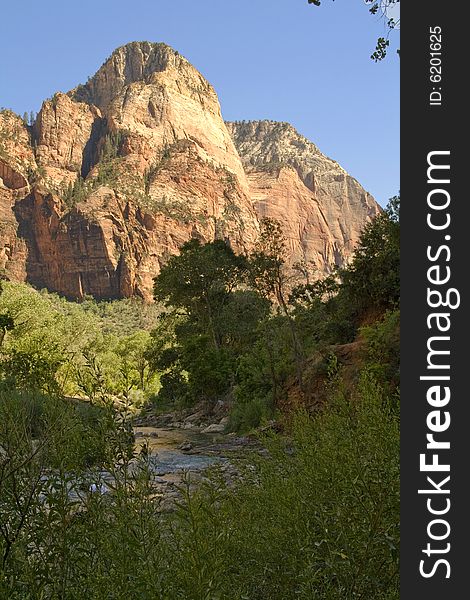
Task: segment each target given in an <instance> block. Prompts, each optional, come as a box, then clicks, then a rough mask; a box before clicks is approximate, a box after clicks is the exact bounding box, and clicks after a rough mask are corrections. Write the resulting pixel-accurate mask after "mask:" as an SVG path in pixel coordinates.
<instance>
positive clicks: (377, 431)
mask: <svg viewBox="0 0 470 600" xmlns="http://www.w3.org/2000/svg"><path fill="white" fill-rule="evenodd" d="M383 396H384V391H383V390H382V389H381V388H380V387H379V386H378V385H377V384H376V383H375V382H374V380H373V378H371V377H370V376H364V377H363V378H362V379H361V383H360V385H359V388H358V390H357V393H356V395H355V397H354V398H352V399H347V398H345V397H344V395H343V394H342V393H341V391H340V390H338V391H337V392H336V394H335V397H334V399H333V401H332V404H331V405H330V408H329V409H328V410H326V411H325V412H324V413H323V414H321V415H318V416H317V417H316V418H315V419H311V418H310V417H307V416H306V415H305V414H303V413H301V414H299V415H297V416H296V418H295V419H294V420H293V423H292V426H291V429H290V438H285V437H281V436H276V435H272V436H271V437H269V438H266V439H265V440H264V443H265V444H266V446H267V448H268V451H269V455H268V457H265V456H255V455H253V456H251V457H250V460H249V465H248V466H247V467H246V468H244V467H243V466H242V465H240V466H239V469H240V473H241V476H242V483H239V484H237V485H236V486H235V487H230V488H227V486H226V485H225V483H224V480H223V478H220V477H219V474H218V472H217V470H216V471H214V473H213V475H212V476H211V478H210V480H209V482H208V483H207V484H206V485H205V486H202V487H200V488H199V489H198V490H193V489H192V486H191V485H190V483H191V482H190V481H187V483H186V484H185V485H183V487H182V489H181V492H182V498H181V501H180V502H179V505H178V507H177V510H176V512H173V513H164V512H161V510H160V509H161V507H160V500H159V498H158V496H156V495H155V493H154V488H153V476H152V473H151V470H150V468H149V463H148V462H147V461H146V459H145V453H144V454H143V455H141V456H137V455H135V454H133V453H132V452H129V446H128V438H127V436H126V430H125V428H123V426H121V425H119V424H118V421H116V419H115V418H113V416H112V414H111V413H107V412H105V413H103V415H102V416H101V417H100V416H98V415H94V418H96V420H97V421H96V422H98V423H101V424H102V426H103V428H104V429H103V431H105V432H106V440H107V444H106V446H105V447H101V450H100V449H99V448H97V450H99V452H95V453H94V455H93V456H92V457H88V456H86V455H84V454H83V448H84V446H85V445H86V443H85V436H86V439H87V441H88V440H89V439H90V438H89V436H90V432H85V430H84V429H83V427H87V426H88V425H87V421H86V419H85V420H83V419H82V417H80V418H79V416H77V414H76V412H75V411H74V410H73V408H72V407H71V406H70V405H64V404H63V403H57V402H54V401H52V400H44V399H43V398H41V397H39V398H37V397H36V398H35V399H32V398H31V399H30V400H27V398H26V397H25V396H22V397H20V396H17V397H12V396H11V395H10V394H9V395H7V396H4V395H2V394H1V393H0V417H1V418H0V448H1V449H2V453H1V455H0V514H1V520H0V522H1V524H2V526H1V527H0V558H1V559H2V560H0V595H1V596H2V597H5V598H21V599H24V598H31V599H34V600H39V598H42V599H46V598H47V599H49V598H50V599H52V598H67V599H70V600H80V599H81V598H83V597H84V595H86V597H88V598H97V599H103V600H104V599H105V598H106V599H108V598H116V599H118V598H137V597H138V598H145V599H147V598H148V599H149V600H151V599H153V598H162V599H163V600H173V599H175V598H187V599H195V600H200V599H207V600H209V599H214V598H224V599H227V600H230V599H233V600H238V599H240V598H251V599H253V600H257V599H259V600H261V599H265V598H282V599H283V600H290V599H292V600H294V599H299V598H300V600H302V599H305V600H310V599H311V598H319V599H325V600H335V599H338V600H339V599H341V600H343V599H353V598H359V597H363V598H374V599H376V600H385V599H388V600H390V599H391V598H398V546H399V541H398V523H399V452H398V448H399V435H398V433H399V432H398V424H397V419H396V417H395V416H394V415H393V413H391V412H389V411H388V410H387V408H386V406H387V403H385V404H384V402H383ZM37 403H39V406H40V409H39V418H38V416H37V414H38V409H37ZM43 403H45V404H43ZM33 405H34V409H32V408H31V407H32V406H33ZM384 406H385V407H384ZM33 414H36V416H35V417H34V420H33V419H32V415H33ZM38 420H39V422H40V423H41V429H40V432H39V433H34V436H35V438H32V437H31V435H32V423H34V422H37V421H38ZM96 422H95V424H94V425H93V426H92V430H93V431H98V430H99V427H97V426H96ZM35 440H37V441H35ZM83 462H84V463H85V464H87V465H96V466H95V467H93V468H90V467H88V468H87V469H86V470H85V471H81V470H80V468H79V467H80V464H83ZM131 463H132V464H133V465H134V467H133V468H132V470H130V469H129V466H130V464H131ZM51 467H53V468H51ZM103 468H105V469H106V470H107V471H108V474H109V477H111V478H112V490H111V491H110V492H109V493H107V494H100V493H92V492H91V491H90V489H91V487H90V486H91V485H93V484H95V485H97V486H101V485H102V484H103V479H102V478H101V475H100V472H101V471H100V470H101V469H103ZM46 506H47V510H45V507H46Z"/></svg>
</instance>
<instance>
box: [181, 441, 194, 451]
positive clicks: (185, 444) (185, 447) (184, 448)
mask: <svg viewBox="0 0 470 600" xmlns="http://www.w3.org/2000/svg"><path fill="white" fill-rule="evenodd" d="M192 449H193V445H192V444H191V442H183V443H182V444H180V445H179V446H178V450H181V451H182V452H189V451H190V450H192Z"/></svg>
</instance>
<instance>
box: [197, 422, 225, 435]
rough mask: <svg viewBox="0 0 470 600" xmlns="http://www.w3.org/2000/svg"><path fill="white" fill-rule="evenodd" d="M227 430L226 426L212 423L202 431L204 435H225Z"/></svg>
mask: <svg viewBox="0 0 470 600" xmlns="http://www.w3.org/2000/svg"><path fill="white" fill-rule="evenodd" d="M224 429H225V425H224V424H223V423H212V425H209V426H208V427H206V428H205V429H203V430H202V433H223V432H224Z"/></svg>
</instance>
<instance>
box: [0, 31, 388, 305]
mask: <svg viewBox="0 0 470 600" xmlns="http://www.w3.org/2000/svg"><path fill="white" fill-rule="evenodd" d="M377 210H378V208H377V205H376V204H375V202H374V201H373V200H372V198H371V197H370V196H369V195H368V194H366V192H364V190H363V189H362V188H361V186H360V185H359V184H358V183H357V182H356V181H355V180H354V179H353V178H351V177H350V176H349V175H348V174H347V173H346V172H345V171H344V170H343V169H341V167H339V165H337V163H335V162H334V161H331V160H330V159H327V158H326V157H324V156H323V155H322V154H321V153H320V152H319V150H318V149H317V148H316V147H315V146H314V145H313V144H311V143H310V142H308V140H305V138H301V136H299V135H298V134H297V133H296V132H295V130H293V129H292V128H291V127H290V126H288V125H285V124H274V123H267V122H266V123H264V122H263V123H250V124H244V125H240V124H227V125H226V124H225V123H224V121H223V119H222V116H221V110H220V106H219V102H218V98H217V94H216V92H215V91H214V89H213V87H212V86H211V85H210V84H209V83H208V82H207V81H206V80H205V79H204V77H203V76H202V75H201V74H200V73H199V72H198V71H197V70H196V69H195V68H194V67H193V66H192V65H191V64H190V63H189V62H188V61H187V60H186V59H185V58H184V57H182V56H181V55H179V54H178V52H175V51H174V50H172V49H171V48H169V47H168V46H166V45H165V44H151V43H148V42H142V43H140V42H139V43H131V44H128V45H126V46H123V47H121V48H118V49H117V50H116V51H115V52H114V53H113V54H112V55H111V57H110V58H109V59H108V60H107V61H106V62H105V63H104V65H103V66H102V67H101V68H100V69H99V70H98V72H97V73H96V75H94V76H93V77H92V78H91V79H90V80H89V81H88V83H86V84H85V85H80V86H78V87H77V88H75V89H74V90H72V91H70V92H69V93H67V94H63V93H57V94H55V95H54V97H53V98H51V99H49V100H46V101H45V102H44V104H43V106H42V108H41V111H40V112H39V114H38V116H37V119H36V121H35V123H34V125H33V126H28V125H26V124H24V123H23V121H22V120H21V119H20V118H19V117H17V116H16V115H14V114H13V113H11V112H10V111H2V112H0V269H1V270H2V272H3V275H4V276H5V275H6V276H7V277H10V278H12V279H16V280H27V281H29V282H30V283H32V284H33V285H36V286H39V287H47V288H49V289H50V290H54V291H57V292H59V293H61V294H64V295H66V296H68V297H71V298H83V297H84V296H85V295H88V294H91V295H93V296H95V297H96V298H119V297H125V296H131V295H140V296H142V297H143V298H145V299H147V300H149V299H150V298H151V295H152V284H153V278H154V277H155V276H156V275H157V274H158V273H159V271H160V269H161V266H162V265H163V264H164V263H165V261H166V260H167V259H168V257H169V256H170V255H172V254H175V253H177V252H178V250H179V248H180V247H181V245H182V244H183V243H184V242H185V241H187V240H189V239H191V238H198V239H200V240H201V241H203V242H205V241H210V240H213V239H216V238H217V239H225V240H226V241H227V243H230V244H231V245H232V247H233V248H234V249H235V250H236V251H238V252H248V251H249V250H250V249H251V248H252V247H253V245H254V243H255V241H256V238H257V236H258V233H259V227H260V218H261V217H263V216H269V217H274V218H276V219H279V220H280V221H281V222H282V223H283V226H284V232H285V234H286V237H287V239H288V246H289V251H290V260H291V262H292V263H294V262H298V261H302V262H303V263H305V264H306V265H308V268H309V269H311V270H312V271H316V272H318V273H324V272H327V271H328V270H329V269H330V268H331V267H332V266H333V265H335V264H341V263H342V262H343V261H344V260H347V259H348V257H349V256H350V254H351V252H352V249H353V247H354V243H355V241H356V240H357V236H358V233H359V231H360V229H361V228H362V226H363V225H364V223H365V222H366V221H367V219H369V218H370V217H372V216H373V215H374V214H376V212H377Z"/></svg>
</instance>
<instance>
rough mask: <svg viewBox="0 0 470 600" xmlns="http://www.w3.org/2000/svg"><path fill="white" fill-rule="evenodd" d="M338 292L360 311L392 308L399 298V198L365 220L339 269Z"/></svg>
mask: <svg viewBox="0 0 470 600" xmlns="http://www.w3.org/2000/svg"><path fill="white" fill-rule="evenodd" d="M341 278H342V286H341V291H340V294H341V295H342V296H343V297H344V299H345V301H346V302H348V303H349V304H350V306H351V307H352V308H355V310H356V312H363V311H365V310H367V309H370V308H378V309H380V310H387V309H390V308H395V307H396V306H397V305H398V303H399V300H400V198H399V196H395V197H394V198H392V199H391V200H390V202H389V204H388V206H387V208H386V209H385V210H384V211H383V212H382V213H380V214H379V215H378V216H377V217H375V219H374V220H373V221H371V222H370V223H368V224H367V225H366V226H365V227H364V230H363V232H362V234H361V236H360V239H359V243H358V245H357V247H356V250H355V252H354V258H353V260H352V262H351V264H350V265H349V266H347V267H346V268H345V269H343V270H342V272H341Z"/></svg>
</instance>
